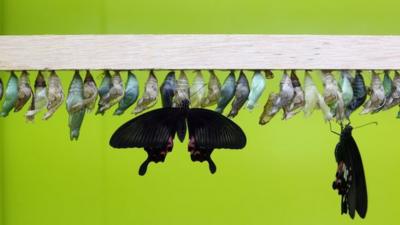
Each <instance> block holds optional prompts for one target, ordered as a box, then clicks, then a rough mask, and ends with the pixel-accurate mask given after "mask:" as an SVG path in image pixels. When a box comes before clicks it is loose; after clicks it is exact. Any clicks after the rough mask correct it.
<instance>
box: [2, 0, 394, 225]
mask: <svg viewBox="0 0 400 225" xmlns="http://www.w3.org/2000/svg"><path fill="white" fill-rule="evenodd" d="M399 7H400V2H399V1H396V0H391V1H390V0H369V1H365V0H363V1H362V0H336V1H317V0H305V1H294V0H292V1H289V0H279V1H278V0H275V1H273V0H259V1H256V0H248V1H232V0H220V1H215V0H202V1H194V0H186V1H184V0H169V1H163V0H141V1H137V0H136V1H128V0H102V1H94V0H58V1H54V0H35V1H31V0H0V33H1V34H94V33H95V34H105V33H113V34H114V33H129V34H142V33H152V34H153V33H155V34H164V33H229V34H230V33H255V34H299V33H300V34H399V33H400V26H399V25H398V24H399V19H400V13H399V12H398V9H399ZM0 54H1V53H0ZM31 74H32V75H31V81H32V82H33V80H34V78H35V76H36V74H34V73H31ZM165 74H166V72H165V71H161V72H157V76H158V78H159V80H160V82H161V80H162V79H163V77H164V76H165ZM280 74H281V72H276V77H275V79H274V80H272V81H270V80H268V84H267V91H266V92H265V93H264V95H263V96H262V97H261V99H260V102H259V103H258V106H257V107H256V109H255V110H254V111H252V112H249V111H247V110H242V111H241V112H240V114H239V116H238V117H237V118H235V121H236V122H237V123H238V124H239V125H240V126H242V128H243V129H244V131H245V132H246V134H247V137H248V144H247V146H246V148H245V149H244V150H243V151H216V152H215V153H214V159H215V162H216V164H217V166H218V171H217V173H216V174H215V175H210V174H209V172H208V168H207V165H206V164H199V163H192V162H191V161H190V158H189V154H188V153H187V150H186V149H187V143H186V142H185V143H178V142H176V143H175V148H174V151H173V152H172V153H171V154H169V155H168V157H167V160H166V163H164V164H157V165H155V164H151V165H150V168H149V171H148V174H147V175H146V176H144V177H139V176H138V175H137V170H138V167H139V165H140V164H141V163H142V161H143V160H144V159H145V157H146V156H145V153H144V151H142V150H113V149H111V148H110V147H109V146H108V139H109V137H110V136H111V134H112V133H113V131H114V130H115V129H116V128H117V127H119V126H120V125H121V124H122V123H123V122H125V121H127V120H128V119H130V118H132V115H131V114H129V113H126V114H124V115H123V116H121V117H115V116H112V115H111V112H108V113H106V115H105V116H103V117H102V116H94V115H93V114H91V115H87V116H86V117H85V120H84V124H83V127H82V129H81V137H80V139H79V141H78V142H70V141H69V131H68V127H67V113H66V110H65V106H63V107H62V108H60V110H59V111H58V112H57V113H56V114H55V115H54V117H53V118H51V119H50V120H49V121H42V120H41V116H42V115H43V114H40V116H37V118H36V121H35V122H34V123H33V124H28V123H26V122H25V118H24V112H25V111H26V109H27V107H25V108H24V110H23V112H21V113H16V114H14V113H12V114H10V116H9V117H7V118H2V119H0V153H1V154H0V160H1V167H0V168H1V173H0V175H1V176H0V178H1V179H0V182H1V185H0V193H1V195H0V197H1V199H0V203H1V205H0V207H1V210H0V217H1V220H0V221H1V224H4V225H54V224H58V225H62V224H66V225H71V224H75V225H89V224H96V225H99V224H104V225H126V224H148V225H153V224H174V225H178V224H199V225H205V224H207V225H214V224H215V225H217V224H230V225H236V224H242V225H249V224H385V225H390V224H399V223H400V219H399V215H398V213H399V206H398V202H400V193H399V192H398V190H399V185H400V182H399V180H398V179H399V175H400V167H399V163H398V161H399V159H400V151H399V147H398V139H397V138H398V131H397V129H398V128H399V124H400V120H398V119H396V118H395V115H396V114H397V111H398V108H397V107H396V108H394V109H392V110H389V111H386V112H381V113H378V114H375V115H367V116H358V115H357V114H358V112H359V111H358V112H357V113H355V114H354V115H353V117H352V123H353V124H355V125H361V124H364V123H366V122H371V121H378V122H379V125H378V126H369V127H366V128H362V129H360V130H355V131H354V137H355V138H356V140H357V142H358V144H359V148H360V150H361V153H362V156H363V160H364V165H365V171H366V176H367V184H368V192H369V203H370V204H369V209H368V214H367V218H366V219H365V220H364V221H363V220H360V219H359V218H357V219H355V220H354V221H352V220H351V219H350V218H349V217H348V216H341V215H340V203H339V202H340V199H339V196H338V195H337V194H336V193H335V192H334V191H333V190H332V189H331V183H332V181H333V179H334V174H335V171H336V164H335V159H334V155H333V150H334V147H335V144H336V142H337V141H338V137H337V136H335V135H333V134H331V133H330V132H329V126H328V124H326V123H324V121H323V118H322V115H321V112H315V113H314V114H313V115H312V117H310V118H304V117H303V116H302V115H298V116H296V117H295V118H293V119H291V120H289V121H282V120H281V119H280V117H281V114H278V115H277V116H276V118H274V119H273V121H272V122H271V123H270V124H268V125H266V126H259V125H258V118H259V115H260V113H261V111H262V106H263V105H264V103H265V101H266V99H267V95H268V93H269V92H270V91H276V90H278V86H279V77H280ZM364 74H365V78H366V82H367V83H369V82H370V74H369V73H364ZM59 75H60V76H61V77H62V81H63V85H64V90H65V91H67V87H68V84H69V82H70V80H71V77H72V72H61V73H59ZM123 75H124V79H126V74H125V73H124V74H123ZM137 75H138V77H139V78H140V84H141V88H142V89H141V90H143V83H144V81H145V79H146V77H147V73H146V72H137ZM188 75H189V79H190V80H192V79H193V73H191V72H189V73H188ZM204 75H205V77H206V78H207V79H208V73H205V74H204ZM218 75H219V76H220V79H221V81H222V80H223V79H224V77H225V76H226V75H227V73H226V72H219V73H218ZM247 75H248V78H249V79H250V78H251V76H252V72H247ZM299 75H300V78H301V80H302V79H303V72H300V73H299ZM95 76H96V81H97V83H99V82H100V80H101V76H100V75H99V73H95ZM0 77H1V78H2V79H3V81H6V80H7V79H8V74H7V73H5V72H0ZM313 78H314V80H315V81H316V82H317V83H318V84H319V86H320V79H319V75H318V74H317V73H314V74H313ZM229 108H230V106H229V107H228V109H229ZM131 110H132V108H131V109H130V111H131ZM226 111H227V110H226ZM225 113H227V112H225Z"/></svg>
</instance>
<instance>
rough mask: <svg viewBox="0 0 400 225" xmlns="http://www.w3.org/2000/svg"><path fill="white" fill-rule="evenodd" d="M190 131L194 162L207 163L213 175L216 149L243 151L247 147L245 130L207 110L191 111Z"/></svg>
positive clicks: (190, 150)
mask: <svg viewBox="0 0 400 225" xmlns="http://www.w3.org/2000/svg"><path fill="white" fill-rule="evenodd" d="M187 123H188V129H189V145H188V150H189V152H190V154H191V159H192V161H200V162H203V161H207V162H208V164H209V169H210V172H211V173H215V171H216V166H215V164H214V162H213V161H212V159H211V153H212V152H213V150H214V149H216V148H228V149H242V148H244V146H245V145H246V135H245V134H244V132H243V130H242V129H241V128H240V127H239V126H238V125H237V124H235V123H234V122H233V121H232V120H230V119H228V118H227V117H225V116H223V115H221V114H219V113H217V112H214V111H211V110H207V109H200V108H194V109H190V110H189V112H188V117H187Z"/></svg>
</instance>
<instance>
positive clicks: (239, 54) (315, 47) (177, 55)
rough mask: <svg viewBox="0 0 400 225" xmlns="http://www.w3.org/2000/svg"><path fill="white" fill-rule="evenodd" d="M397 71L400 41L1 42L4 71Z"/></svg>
mask: <svg viewBox="0 0 400 225" xmlns="http://www.w3.org/2000/svg"><path fill="white" fill-rule="evenodd" d="M399 68H400V36H329V35H58V36H57V35H42V36H0V70H22V69H27V70H42V69H56V70H70V69H93V70H98V69H399Z"/></svg>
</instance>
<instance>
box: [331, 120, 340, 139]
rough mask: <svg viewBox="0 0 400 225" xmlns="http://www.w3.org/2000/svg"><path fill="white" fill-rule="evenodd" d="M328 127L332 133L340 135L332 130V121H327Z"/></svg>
mask: <svg viewBox="0 0 400 225" xmlns="http://www.w3.org/2000/svg"><path fill="white" fill-rule="evenodd" d="M329 129H330V131H331V132H332V133H334V134H336V135H339V136H340V134H339V133H338V132H336V131H334V130H332V123H331V121H329Z"/></svg>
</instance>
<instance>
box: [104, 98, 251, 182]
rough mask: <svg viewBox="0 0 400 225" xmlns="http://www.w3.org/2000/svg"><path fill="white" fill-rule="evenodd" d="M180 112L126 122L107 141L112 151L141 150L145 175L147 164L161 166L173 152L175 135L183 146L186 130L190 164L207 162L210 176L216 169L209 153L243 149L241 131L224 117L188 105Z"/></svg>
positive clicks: (166, 110) (147, 115) (161, 111)
mask: <svg viewBox="0 0 400 225" xmlns="http://www.w3.org/2000/svg"><path fill="white" fill-rule="evenodd" d="M182 105H183V107H179V108H171V107H167V108H161V109H156V110H152V111H149V112H147V113H144V114H142V115H140V116H138V117H135V118H134V119H132V120H130V121H128V122H127V123H125V124H124V125H122V126H121V127H120V128H118V129H117V131H115V133H114V134H113V136H112V137H111V139H110V145H111V146H112V147H114V148H135V147H136V148H144V150H145V151H146V152H147V155H148V156H147V159H146V160H145V161H144V162H143V163H142V165H141V166H140V168H139V174H140V175H144V174H145V173H146V171H147V166H148V164H149V163H150V162H155V163H157V162H164V160H165V157H166V156H167V154H168V152H170V151H172V148H173V145H174V144H173V140H174V138H175V134H176V135H177V136H178V139H179V140H180V141H181V142H182V141H183V140H184V139H185V136H186V130H187V129H188V130H189V144H188V151H189V152H190V156H191V159H192V161H200V162H204V161H207V162H208V164H209V169H210V172H211V173H215V171H216V166H215V164H214V162H213V160H212V159H211V153H212V152H213V150H214V149H216V148H227V149H242V148H244V147H245V145H246V136H245V134H244V132H243V131H242V129H241V128H240V127H239V126H238V125H237V124H235V123H234V122H233V121H232V120H230V119H228V118H227V117H225V116H223V115H221V114H219V113H217V112H214V111H211V110H207V109H200V108H192V109H189V105H188V103H183V104H182Z"/></svg>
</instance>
